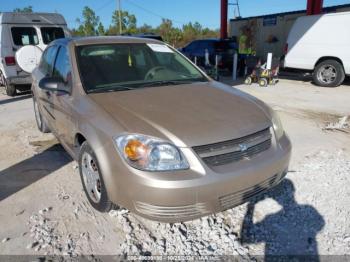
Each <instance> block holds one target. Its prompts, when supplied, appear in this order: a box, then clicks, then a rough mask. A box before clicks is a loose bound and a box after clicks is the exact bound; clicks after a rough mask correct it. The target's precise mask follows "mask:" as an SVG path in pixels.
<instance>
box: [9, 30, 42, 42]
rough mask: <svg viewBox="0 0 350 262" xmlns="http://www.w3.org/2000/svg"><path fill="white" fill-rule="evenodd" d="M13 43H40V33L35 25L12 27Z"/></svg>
mask: <svg viewBox="0 0 350 262" xmlns="http://www.w3.org/2000/svg"><path fill="white" fill-rule="evenodd" d="M11 33H12V39H13V43H14V44H15V45H18V46H23V45H37V44H39V39H38V35H37V33H36V30H35V28H34V27H12V28H11Z"/></svg>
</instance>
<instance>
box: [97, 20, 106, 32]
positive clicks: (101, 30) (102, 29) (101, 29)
mask: <svg viewBox="0 0 350 262" xmlns="http://www.w3.org/2000/svg"><path fill="white" fill-rule="evenodd" d="M97 32H98V35H105V34H106V31H105V28H104V26H103V24H102V23H101V22H100V23H99V24H98V27H97Z"/></svg>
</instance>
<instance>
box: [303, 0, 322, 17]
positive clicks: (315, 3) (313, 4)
mask: <svg viewBox="0 0 350 262" xmlns="http://www.w3.org/2000/svg"><path fill="white" fill-rule="evenodd" d="M322 8H323V0H307V9H306V14H307V15H318V14H321V13H322Z"/></svg>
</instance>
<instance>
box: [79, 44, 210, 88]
mask: <svg viewBox="0 0 350 262" xmlns="http://www.w3.org/2000/svg"><path fill="white" fill-rule="evenodd" d="M76 54H77V60H78V61H77V62H78V67H79V72H80V76H81V80H82V83H83V85H84V88H85V89H86V91H87V92H99V91H101V92H102V91H113V89H115V90H117V89H118V90H120V89H122V90H124V89H123V88H125V89H126V87H127V88H129V89H130V88H131V89H137V88H144V87H151V86H156V85H157V86H160V85H169V84H171V85H175V84H183V83H191V82H196V81H208V80H207V78H206V77H205V76H204V75H203V74H202V73H201V72H200V71H199V70H198V69H197V68H196V67H194V66H193V65H192V64H191V63H190V62H188V61H187V60H186V59H185V58H184V57H183V56H182V55H180V54H179V53H178V52H177V51H175V50H173V49H171V48H170V47H168V46H167V45H164V44H147V43H128V44H124V43H120V44H105V45H84V46H78V47H77V49H76Z"/></svg>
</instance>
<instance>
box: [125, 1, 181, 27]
mask: <svg viewBox="0 0 350 262" xmlns="http://www.w3.org/2000/svg"><path fill="white" fill-rule="evenodd" d="M125 1H127V2H128V3H129V4H131V5H133V6H135V7H137V8H139V9H141V10H143V11H145V12H147V13H149V14H152V15H154V16H157V17H160V18H162V19H168V20H170V21H172V22H173V23H176V24H181V25H183V24H187V22H183V21H178V20H175V19H170V18H167V17H164V16H162V15H160V14H157V13H155V12H153V11H151V10H149V9H147V8H144V7H142V6H140V5H138V4H135V3H134V2H132V1H130V0H125Z"/></svg>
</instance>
